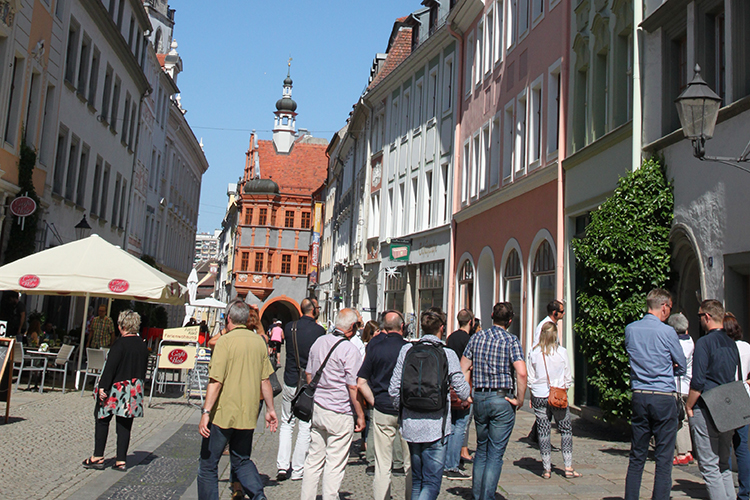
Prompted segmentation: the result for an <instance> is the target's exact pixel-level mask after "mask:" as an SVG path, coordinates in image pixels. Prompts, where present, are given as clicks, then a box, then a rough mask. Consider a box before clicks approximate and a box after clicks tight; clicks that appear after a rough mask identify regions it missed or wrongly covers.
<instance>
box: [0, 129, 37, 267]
mask: <svg viewBox="0 0 750 500" xmlns="http://www.w3.org/2000/svg"><path fill="white" fill-rule="evenodd" d="M35 165H36V151H35V150H34V148H32V147H31V146H29V145H28V144H26V141H25V140H23V141H22V142H21V154H20V157H19V160H18V188H19V189H18V196H23V195H26V196H28V197H29V198H31V199H33V200H34V202H35V203H36V210H35V211H34V213H33V214H31V215H29V216H27V217H26V220H25V221H23V224H20V223H19V222H20V221H19V218H18V217H16V216H15V215H13V216H12V218H13V220H12V225H11V228H10V235H9V236H8V248H7V249H6V251H5V263H6V264H7V263H8V262H13V261H14V260H18V259H20V258H23V257H26V256H27V255H31V254H32V253H34V252H35V251H36V233H37V226H38V224H39V213H40V211H41V207H40V206H39V196H37V194H36V190H35V189H34V181H33V176H34V166H35Z"/></svg>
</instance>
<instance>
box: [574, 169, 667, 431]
mask: <svg viewBox="0 0 750 500" xmlns="http://www.w3.org/2000/svg"><path fill="white" fill-rule="evenodd" d="M673 214H674V195H673V190H672V183H671V182H670V181H669V180H667V177H666V173H665V168H664V165H663V162H662V161H660V160H659V159H655V158H651V159H648V160H646V161H644V162H643V164H642V166H641V168H640V169H639V170H637V171H635V172H632V173H631V174H629V175H628V176H626V177H623V178H621V179H620V180H619V182H618V187H617V189H615V192H614V194H613V195H612V196H611V197H610V198H609V199H607V200H606V201H605V202H604V203H603V204H602V205H601V206H600V207H599V208H598V209H596V210H594V211H593V212H592V213H591V222H590V224H589V225H588V227H587V228H586V235H585V236H584V237H583V238H580V239H576V240H573V242H572V246H573V250H574V252H575V256H576V266H577V270H578V271H579V272H580V275H579V276H582V282H580V283H576V285H577V290H576V321H575V326H574V327H575V329H576V332H577V333H578V335H579V336H580V338H581V346H580V348H581V350H582V352H583V355H584V356H585V358H586V359H587V361H588V372H589V376H588V381H589V383H591V384H592V385H593V386H595V387H596V388H597V389H598V391H599V395H600V408H601V409H602V411H603V414H604V418H605V419H607V420H612V419H616V418H623V419H628V418H629V417H630V413H631V407H630V365H629V361H628V355H627V353H626V351H625V325H627V324H628V323H630V322H632V321H635V320H638V319H640V318H641V317H642V316H643V313H644V311H645V303H646V294H647V293H648V292H649V291H650V290H651V289H652V288H655V287H666V286H667V283H668V281H669V276H670V250H669V232H670V228H671V226H672V218H673Z"/></svg>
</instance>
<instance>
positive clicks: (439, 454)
mask: <svg viewBox="0 0 750 500" xmlns="http://www.w3.org/2000/svg"><path fill="white" fill-rule="evenodd" d="M420 325H421V327H422V334H423V335H422V338H421V339H420V340H419V342H416V343H414V344H407V345H405V346H404V347H402V348H401V352H399V355H398V360H397V361H396V367H395V368H394V370H393V376H392V377H391V383H390V386H389V387H388V393H389V394H390V396H391V398H392V399H393V406H394V407H395V408H398V409H399V412H400V421H401V435H402V436H403V437H404V439H405V440H406V441H407V443H408V444H409V452H410V455H411V471H412V500H434V499H436V498H437V497H438V495H439V494H440V483H441V482H442V479H443V464H444V462H445V449H446V442H447V439H446V438H447V436H448V435H449V434H450V433H451V419H450V388H451V387H453V389H454V390H455V391H456V394H457V395H458V397H459V398H460V399H462V400H469V401H470V400H471V398H470V397H469V396H470V394H471V389H470V387H469V384H468V383H467V382H466V379H465V378H464V375H463V373H462V372H461V364H460V362H459V360H458V357H457V356H456V353H455V352H453V351H452V350H451V349H446V348H445V343H444V342H443V340H442V337H443V335H444V333H445V314H444V313H443V311H442V310H441V309H440V308H430V309H429V310H427V311H424V312H423V313H422V315H421V317H420Z"/></svg>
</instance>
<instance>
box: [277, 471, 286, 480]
mask: <svg viewBox="0 0 750 500" xmlns="http://www.w3.org/2000/svg"><path fill="white" fill-rule="evenodd" d="M286 478H287V471H285V470H280V471H279V472H277V473H276V480H277V481H286Z"/></svg>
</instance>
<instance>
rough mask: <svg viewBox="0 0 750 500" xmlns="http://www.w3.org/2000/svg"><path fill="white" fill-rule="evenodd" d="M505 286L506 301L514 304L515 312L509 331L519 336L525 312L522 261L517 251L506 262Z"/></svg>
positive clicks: (511, 253)
mask: <svg viewBox="0 0 750 500" xmlns="http://www.w3.org/2000/svg"><path fill="white" fill-rule="evenodd" d="M503 285H504V290H505V294H504V300H505V302H510V303H511V304H513V312H514V313H515V317H514V318H513V321H512V322H511V324H510V328H508V331H509V332H510V333H512V334H514V335H516V336H518V335H519V333H520V331H521V317H522V315H523V310H522V309H521V259H520V258H519V256H518V252H517V251H516V250H515V249H513V250H511V251H510V254H509V255H508V259H507V260H506V261H505V272H504V273H503Z"/></svg>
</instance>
